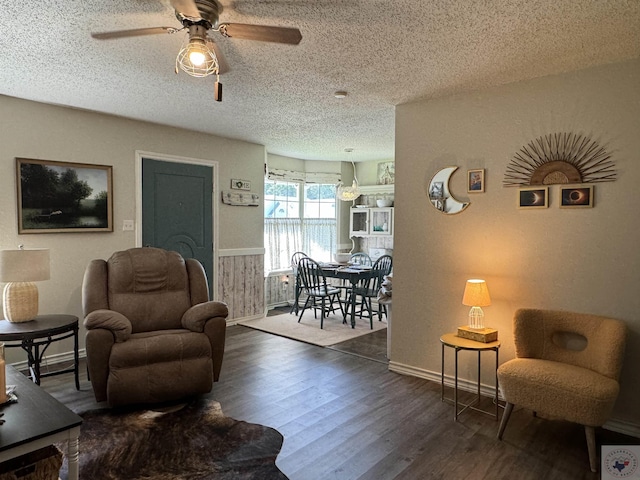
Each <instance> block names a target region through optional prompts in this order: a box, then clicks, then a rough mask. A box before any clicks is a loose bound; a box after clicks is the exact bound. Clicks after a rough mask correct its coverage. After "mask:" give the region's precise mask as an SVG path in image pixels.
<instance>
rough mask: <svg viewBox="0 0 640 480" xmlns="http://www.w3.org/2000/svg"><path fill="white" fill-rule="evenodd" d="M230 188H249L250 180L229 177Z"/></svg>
mask: <svg viewBox="0 0 640 480" xmlns="http://www.w3.org/2000/svg"><path fill="white" fill-rule="evenodd" d="M231 188H233V189H234V190H247V191H248V190H251V182H250V181H249V180H240V179H238V178H232V179H231Z"/></svg>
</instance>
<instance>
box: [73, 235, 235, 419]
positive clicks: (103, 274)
mask: <svg viewBox="0 0 640 480" xmlns="http://www.w3.org/2000/svg"><path fill="white" fill-rule="evenodd" d="M82 306H83V310H84V315H85V319H84V325H85V327H86V329H87V335H86V351H87V364H88V369H89V376H90V379H91V384H92V386H93V391H94V394H95V397H96V400H97V401H98V402H100V401H104V400H107V402H108V404H109V405H111V406H118V405H125V404H142V403H157V402H164V401H170V400H177V399H180V398H183V397H187V396H191V395H196V394H202V393H207V392H209V391H211V388H212V387H213V382H214V381H217V380H218V377H219V375H220V368H221V367H222V357H223V354H224V343H225V331H226V318H227V315H228V310H227V305H226V304H224V303H221V302H211V301H209V290H208V284H207V278H206V275H205V272H204V269H203V267H202V265H201V264H200V263H199V262H198V261H197V260H194V259H186V260H185V259H184V258H182V256H181V255H180V254H179V253H177V252H170V251H166V250H162V249H159V248H153V247H144V248H132V249H129V250H125V251H121V252H116V253H114V254H113V255H112V256H111V258H109V260H107V261H105V260H92V261H91V263H90V264H89V265H88V266H87V269H86V271H85V275H84V280H83V285H82Z"/></svg>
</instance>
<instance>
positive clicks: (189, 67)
mask: <svg viewBox="0 0 640 480" xmlns="http://www.w3.org/2000/svg"><path fill="white" fill-rule="evenodd" d="M170 1H171V5H172V6H173V8H174V9H175V11H176V18H177V19H178V20H179V21H180V23H181V24H182V28H175V27H150V28H136V29H133V30H117V31H112V32H100V33H92V34H91V36H92V37H93V38H95V39H98V40H111V39H116V38H123V37H136V36H141V35H156V34H159V33H170V34H172V33H177V32H181V31H183V30H187V35H186V37H185V42H184V43H183V46H182V48H181V49H180V51H179V52H178V56H177V57H176V73H178V72H179V71H180V69H182V70H183V71H184V72H186V73H187V74H189V75H191V76H192V77H206V76H209V75H216V83H215V90H214V92H215V94H214V98H215V100H216V101H218V102H220V101H222V84H221V83H220V79H219V75H220V74H222V73H224V72H226V71H228V70H229V67H228V65H227V63H226V62H225V60H224V57H223V56H222V52H221V51H220V49H219V48H218V46H217V45H216V43H215V42H214V41H213V39H212V38H211V37H210V36H209V32H218V33H220V34H221V35H222V36H224V37H228V38H241V39H246V40H258V41H262V42H275V43H284V44H289V45H297V44H298V43H300V40H302V34H301V33H300V30H298V29H297V28H288V27H272V26H267V25H252V24H246V23H219V15H220V13H221V12H222V6H221V5H219V4H218V3H217V2H216V1H215V0H170Z"/></svg>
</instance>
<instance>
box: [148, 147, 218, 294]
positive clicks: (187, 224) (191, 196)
mask: <svg viewBox="0 0 640 480" xmlns="http://www.w3.org/2000/svg"><path fill="white" fill-rule="evenodd" d="M212 192H213V169H212V168H211V167H208V166H206V165H194V164H188V163H175V162H163V161H159V160H153V159H150V158H143V159H142V245H145V246H147V245H149V246H152V247H159V248H164V249H166V250H174V251H176V252H178V253H180V254H181V255H182V256H183V257H184V258H195V259H197V260H199V261H200V263H202V265H204V269H205V272H206V273H207V279H208V280H209V297H210V298H212V288H213V213H212V203H211V202H212Z"/></svg>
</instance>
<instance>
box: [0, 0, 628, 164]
mask: <svg viewBox="0 0 640 480" xmlns="http://www.w3.org/2000/svg"><path fill="white" fill-rule="evenodd" d="M221 4H222V5H223V8H224V11H223V12H222V14H221V21H223V22H238V23H256V24H264V25H279V26H295V27H298V28H299V29H300V30H301V31H302V42H301V43H300V45H298V46H289V45H279V44H270V43H261V42H254V41H248V40H237V39H226V38H223V37H221V36H220V35H218V34H215V33H214V34H213V36H214V39H215V40H216V42H217V43H218V45H219V47H220V48H221V49H222V51H223V52H224V55H225V57H226V60H227V63H228V64H229V66H230V68H231V70H230V71H229V72H228V73H226V74H224V75H223V76H221V82H222V84H223V85H224V92H223V102H222V103H218V102H215V101H214V99H213V82H214V80H213V79H212V78H206V79H196V78H192V77H189V76H187V75H186V74H184V73H180V74H179V75H176V74H175V73H174V65H175V56H176V54H177V52H178V50H179V48H180V45H181V43H182V40H183V34H182V33H180V34H176V35H156V36H147V37H134V38H127V39H120V40H112V41H97V40H94V39H92V38H91V36H90V32H92V31H108V30H121V29H129V28H141V27H153V26H176V27H179V26H180V25H179V23H178V21H177V20H176V18H175V15H174V12H173V10H172V8H171V6H170V4H169V0H21V1H16V0H0V12H1V13H0V72H1V73H0V94H4V95H10V96H14V97H19V98H25V99H30V100H36V101H39V102H45V103H52V104H59V105H67V106H71V107H77V108H81V109H88V110H94V111H98V112H105V113H110V114H115V115H120V116H124V117H130V118H134V119H140V120H147V121H152V122H157V123H161V124H166V125H172V126H177V127H184V128H188V129H192V130H197V131H202V132H209V133H213V134H216V135H221V136H224V137H231V138H238V139H242V140H246V141H249V142H254V143H259V144H263V145H266V147H267V150H268V152H270V153H275V154H280V155H286V156H291V157H296V158H301V159H318V160H345V159H349V160H351V159H353V160H371V159H388V158H393V156H394V106H395V105H398V104H401V103H405V102H410V101H413V100H416V99H427V98H433V97H438V96H443V95H449V94H453V93H457V92H463V91H469V90H475V89H479V88H483V87H487V86H491V85H499V84H504V83H509V82H514V81H518V80H523V79H528V78H533V77H540V76H545V75H551V74H556V73H561V72H567V71H572V70H578V69H582V68H586V67H589V66H594V65H600V64H606V63H614V62H619V61H624V60H627V59H631V58H636V57H640V1H638V0H626V1H625V0H526V1H520V0H495V1H491V0H386V1H381V0H235V1H232V0H223V1H221ZM336 90H346V91H348V92H349V95H348V96H347V97H346V98H345V99H342V100H338V99H336V98H334V96H333V92H335V91H336ZM346 147H351V148H354V149H355V150H354V152H353V153H351V154H347V153H345V152H344V149H345V148H346Z"/></svg>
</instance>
